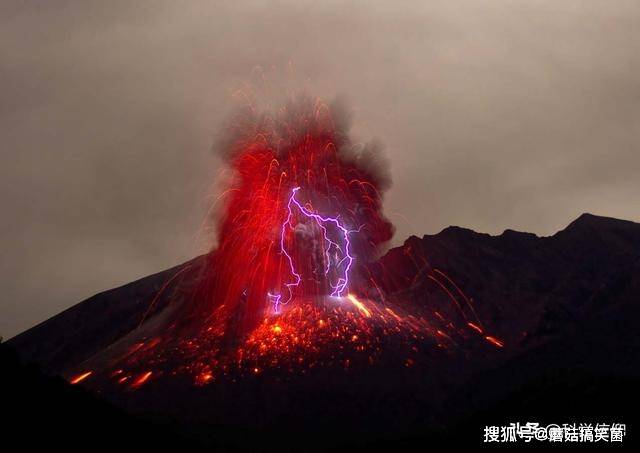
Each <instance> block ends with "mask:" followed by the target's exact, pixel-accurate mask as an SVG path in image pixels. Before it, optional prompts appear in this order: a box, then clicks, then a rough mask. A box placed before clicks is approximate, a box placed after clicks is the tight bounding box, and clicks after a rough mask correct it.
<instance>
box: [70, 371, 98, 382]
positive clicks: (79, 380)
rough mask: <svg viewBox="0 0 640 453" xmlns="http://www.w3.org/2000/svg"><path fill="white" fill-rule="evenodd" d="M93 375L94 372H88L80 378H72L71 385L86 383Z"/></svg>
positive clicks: (80, 375)
mask: <svg viewBox="0 0 640 453" xmlns="http://www.w3.org/2000/svg"><path fill="white" fill-rule="evenodd" d="M92 374H93V372H92V371H87V372H86V373H82V374H79V375H78V376H75V377H74V378H72V379H71V380H70V381H69V383H70V384H78V383H80V382H82V381H84V380H85V379H86V378H88V377H89V376H91V375H92Z"/></svg>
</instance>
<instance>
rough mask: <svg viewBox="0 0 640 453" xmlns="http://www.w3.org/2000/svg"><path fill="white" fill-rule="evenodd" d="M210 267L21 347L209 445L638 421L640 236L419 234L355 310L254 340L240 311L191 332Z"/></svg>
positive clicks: (126, 296)
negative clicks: (194, 303)
mask: <svg viewBox="0 0 640 453" xmlns="http://www.w3.org/2000/svg"><path fill="white" fill-rule="evenodd" d="M215 259H216V257H215V253H212V254H209V255H205V256H201V257H198V258H195V259H194V260H192V261H189V262H188V263H184V264H182V265H180V266H177V267H175V268H173V269H169V270H167V271H164V272H160V273H158V274H155V275H151V276H149V277H145V278H143V279H140V280H138V281H135V282H133V283H130V284H128V285H125V286H123V287H120V288H116V289H112V290H109V291H106V292H104V293H100V294H98V295H96V296H93V297H91V298H89V299H87V300H85V301H83V302H81V303H79V304H78V305H75V306H74V307H72V308H70V309H68V310H66V311H64V312H62V313H60V314H59V315H57V316H55V317H53V318H51V319H49V320H47V321H45V322H44V323H42V324H40V325H38V326H36V327H34V328H32V329H30V330H28V331H26V332H24V333H22V334H20V335H18V336H16V337H14V338H12V339H11V340H10V341H9V342H8V345H9V347H11V348H12V349H13V350H14V351H15V352H16V353H17V355H18V356H19V357H20V359H21V360H22V361H23V362H26V363H32V364H36V365H37V366H38V367H40V369H41V370H43V371H44V373H46V374H48V375H59V376H62V377H64V378H65V379H66V380H68V381H70V382H71V383H76V384H78V385H79V386H82V387H85V388H86V389H87V390H88V391H89V392H91V393H93V394H96V395H100V398H102V399H104V400H107V401H108V402H110V403H111V404H113V405H115V406H117V407H118V408H119V409H121V410H124V412H126V413H129V414H134V415H135V416H137V417H142V418H146V419H151V420H154V421H157V422H158V423H162V425H161V426H163V427H164V426H167V423H168V422H171V423H173V425H172V426H173V428H172V429H176V430H178V431H179V432H180V435H186V436H187V437H189V439H190V440H191V441H196V442H199V443H203V444H205V445H211V444H217V445H221V444H222V445H226V446H232V447H246V446H251V447H252V448H254V447H256V446H259V447H263V448H270V447H277V448H279V449H285V450H286V449H298V448H301V447H302V445H303V444H304V445H305V446H306V448H326V447H328V446H335V445H337V444H340V445H343V444H345V443H347V444H349V445H351V446H354V447H358V446H365V445H368V444H370V443H373V442H376V443H377V445H378V446H379V445H381V443H383V442H390V445H396V446H397V445H399V442H408V441H415V440H416V439H424V438H427V439H428V440H433V441H434V442H435V441H437V440H443V439H445V440H447V441H455V442H458V443H459V442H467V441H468V442H469V443H472V444H473V443H481V442H482V427H483V426H484V425H488V424H492V423H493V424H497V423H503V424H504V423H509V422H516V421H520V422H527V421H540V422H546V423H569V422H590V423H596V422H606V423H611V422H622V423H625V422H626V423H630V422H631V419H630V417H632V410H631V409H632V407H631V404H632V403H631V398H630V396H633V395H634V394H635V388H636V384H637V382H638V375H639V374H640V366H639V365H638V351H639V345H640V333H639V332H640V331H639V329H638V314H639V313H638V312H639V308H638V307H639V305H638V301H639V298H640V277H639V276H640V272H639V271H640V224H636V223H633V222H629V221H623V220H616V219H611V218H605V217H597V216H593V215H590V214H584V215H582V216H581V217H579V218H578V219H577V220H575V221H574V222H572V223H571V224H570V225H569V226H568V227H567V228H566V229H564V230H562V231H560V232H558V233H556V234H555V235H553V236H550V237H537V236H535V235H533V234H529V233H520V232H516V231H511V230H507V231H505V232H504V233H503V234H502V235H500V236H490V235H486V234H479V233H476V232H473V231H471V230H467V229H463V228H458V227H449V228H447V229H445V230H443V231H442V232H440V233H439V234H436V235H433V236H424V237H422V238H418V237H413V236H412V237H410V238H409V239H408V240H406V241H405V243H404V245H403V246H401V247H398V248H394V249H391V250H389V251H388V252H387V253H386V254H385V255H384V256H383V257H382V258H380V259H379V260H378V261H377V262H375V263H372V264H370V265H369V266H368V267H367V269H366V270H365V271H364V272H363V275H366V278H365V277H363V279H364V280H367V279H368V281H370V282H371V284H370V285H367V286H365V287H363V288H364V289H363V290H361V291H360V292H359V293H358V294H350V295H349V296H348V297H345V298H330V297H318V298H314V299H308V300H302V299H301V300H293V301H292V302H291V303H290V305H289V306H287V307H286V309H285V310H283V311H282V313H279V314H277V315H269V316H265V317H264V319H262V318H260V319H259V320H258V322H257V323H256V324H255V327H253V328H252V329H251V330H250V331H247V332H243V331H241V330H240V329H239V328H237V326H240V325H244V318H245V317H246V316H248V315H247V313H244V312H243V311H242V304H239V305H238V307H235V308H234V311H233V312H225V307H224V306H218V307H216V308H215V309H214V310H212V311H211V312H210V313H207V314H206V315H202V316H200V318H199V319H196V320H193V319H190V320H189V322H182V317H183V313H185V312H187V311H188V310H186V307H187V306H188V305H189V303H190V300H191V297H192V295H193V294H194V288H197V287H199V284H200V283H201V282H202V280H203V279H206V278H207V273H208V269H210V268H211V267H212V265H213V264H212V263H214V264H215ZM192 317H193V316H192ZM177 320H180V321H177ZM220 320H224V322H221V321H220ZM603 416H606V417H605V418H604V419H603V418H602V417H603ZM163 429H164V428H163ZM247 433H249V434H247ZM310 436H312V437H310ZM309 439H314V441H313V442H311V443H310V441H309ZM631 439H632V435H631V436H629V439H628V441H631ZM301 443H303V444H301Z"/></svg>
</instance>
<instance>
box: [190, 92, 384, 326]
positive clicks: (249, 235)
mask: <svg viewBox="0 0 640 453" xmlns="http://www.w3.org/2000/svg"><path fill="white" fill-rule="evenodd" d="M347 119H348V118H347V116H346V115H345V114H344V113H343V111H341V110H340V108H339V107H336V106H328V105H326V104H324V103H323V102H322V101H319V100H317V101H313V100H311V99H309V98H302V99H298V100H296V101H294V102H291V103H289V104H287V105H286V106H285V107H284V108H282V109H281V110H280V111H279V112H278V113H277V114H276V115H274V116H267V115H260V114H256V113H255V112H254V111H253V110H249V111H247V112H243V114H241V115H238V116H237V117H236V119H235V121H234V122H233V123H232V126H231V127H230V129H229V136H228V137H227V139H226V140H225V142H224V145H223V155H224V156H225V157H226V158H227V161H228V164H229V165H230V167H231V169H232V171H233V180H232V182H231V187H229V188H228V189H227V190H226V191H225V192H224V196H225V197H226V200H225V210H224V213H223V214H222V216H221V217H220V219H219V221H218V231H219V244H218V248H217V250H216V251H215V253H214V254H213V255H215V256H213V255H212V262H211V266H210V267H211V275H210V278H208V279H206V281H205V283H204V284H203V287H202V288H201V290H200V292H199V293H198V297H197V304H196V305H197V306H198V311H199V313H201V314H202V313H207V312H210V311H212V310H214V309H215V308H216V307H218V306H221V305H224V306H225V307H228V308H230V309H231V310H232V311H233V307H236V306H238V305H239V304H242V306H243V308H242V310H243V311H245V312H246V316H244V318H243V319H244V321H243V325H242V329H243V332H245V333H246V332H248V331H250V330H251V328H252V327H255V324H256V322H258V321H259V319H261V318H262V316H263V315H264V313H265V311H268V310H273V311H275V312H279V311H280V310H281V309H282V307H283V306H285V305H288V304H289V303H291V302H292V301H295V299H300V298H306V299H308V298H318V297H325V296H334V297H343V296H346V295H347V294H348V292H349V290H350V289H351V288H350V286H353V285H356V284H357V281H358V272H359V269H360V265H361V264H363V263H366V262H367V261H368V260H370V259H371V258H373V257H375V256H376V255H377V253H378V249H379V247H380V245H381V244H383V243H385V242H386V241H388V240H389V239H391V236H392V234H393V227H392V225H391V223H390V222H389V221H388V220H387V219H386V218H385V217H384V216H383V214H382V210H381V208H382V195H381V193H382V192H383V190H384V189H386V188H387V186H388V181H389V179H388V178H387V177H386V175H385V173H384V170H385V169H384V168H383V167H382V166H381V165H379V164H378V163H379V162H381V158H380V155H379V150H378V149H377V148H376V147H374V146H359V145H356V144H353V143H352V142H351V141H350V140H349V138H348V127H349V124H348V121H347ZM236 333H237V332H236Z"/></svg>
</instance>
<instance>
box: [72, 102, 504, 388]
mask: <svg viewBox="0 0 640 453" xmlns="http://www.w3.org/2000/svg"><path fill="white" fill-rule="evenodd" d="M347 120H348V117H347V115H345V114H344V113H343V111H342V110H341V109H340V108H339V107H337V106H328V105H326V104H324V103H323V102H321V101H312V100H310V99H309V98H302V99H298V100H296V101H294V102H291V103H289V104H287V105H286V106H285V107H283V108H282V109H281V110H280V111H279V112H278V113H277V114H275V115H265V114H259V113H256V111H255V110H254V109H248V110H247V111H244V112H242V114H240V115H237V116H236V117H235V119H234V121H232V122H231V127H230V128H229V130H228V132H227V134H226V136H225V137H226V138H225V140H222V141H221V145H220V146H221V150H222V155H223V156H224V158H225V160H226V162H227V164H228V166H229V170H230V172H231V174H232V178H231V180H230V182H229V187H227V188H226V189H225V190H224V191H223V192H222V195H221V196H220V197H219V200H218V201H219V202H220V204H221V205H222V206H223V208H222V210H221V214H219V216H218V221H217V222H218V245H217V247H216V248H215V249H214V250H213V251H212V252H210V253H209V254H208V255H206V257H205V258H204V259H203V260H199V262H198V263H196V264H197V265H196V264H194V263H191V264H190V265H186V266H184V267H182V268H180V269H179V270H178V271H176V272H175V273H173V274H172V275H170V276H169V278H167V279H166V281H165V284H164V285H163V286H162V287H161V288H160V289H159V291H158V292H157V293H156V295H155V297H154V298H153V300H152V301H150V303H149V307H148V309H147V310H146V311H145V314H144V316H143V318H142V322H140V323H139V326H138V328H137V329H135V330H134V331H133V332H131V333H130V334H129V335H127V336H126V337H124V338H123V339H122V340H120V341H119V342H117V343H115V344H114V345H112V346H111V347H110V348H108V350H107V351H104V352H102V353H100V354H97V355H94V356H93V357H91V358H90V359H89V360H87V361H85V362H83V363H81V364H80V365H79V366H74V369H73V373H70V376H69V377H70V380H71V382H73V383H80V382H83V383H84V384H87V385H95V386H97V387H100V388H104V387H110V386H114V385H115V386H116V387H118V386H124V387H125V388H129V389H138V388H140V387H141V386H143V385H145V384H146V383H148V382H150V381H154V380H157V379H159V378H160V377H164V378H167V377H171V376H174V377H176V376H178V377H180V376H182V377H184V376H186V377H188V378H189V379H191V380H192V382H194V383H195V384H208V383H211V382H213V381H215V380H220V379H231V380H235V379H237V378H239V376H242V375H250V374H260V373H275V375H278V376H279V378H281V377H282V374H283V373H284V375H286V374H289V373H294V374H295V373H305V372H306V371H307V370H309V369H311V368H322V367H329V368H331V367H336V366H338V367H339V368H342V369H349V368H352V367H360V368H361V367H367V366H372V365H374V364H378V363H385V364H387V365H392V364H396V365H397V366H401V367H411V366H413V365H414V364H416V362H418V363H419V362H421V361H424V360H423V359H424V357H425V355H426V356H427V357H428V356H430V355H431V356H437V355H441V354H447V353H451V352H452V351H455V350H458V351H465V350H466V351H467V353H468V349H469V348H471V349H473V348H474V347H477V346H473V345H475V344H477V343H478V342H480V343H482V344H484V345H486V346H485V348H486V347H489V348H498V349H499V348H501V347H502V346H503V341H502V340H500V339H498V338H496V337H495V336H492V335H489V334H488V333H487V332H485V330H484V327H483V323H482V321H481V320H480V319H479V318H478V316H477V315H476V313H475V310H474V308H473V305H472V302H471V300H470V299H469V298H468V297H467V296H466V295H465V294H464V293H463V292H462V290H461V289H460V288H459V287H458V286H457V285H456V284H455V283H454V282H453V280H452V279H450V278H449V277H448V276H447V275H446V274H444V273H443V272H442V271H440V270H438V269H432V268H431V267H430V266H429V265H428V264H427V261H426V257H425V256H424V252H418V251H414V252H412V251H411V250H408V251H407V253H408V255H407V256H409V257H410V258H411V260H412V262H413V265H412V266H411V267H412V269H408V268H407V266H406V265H403V266H400V267H399V268H398V269H389V268H388V267H387V266H385V265H383V264H381V263H380V262H378V263H374V262H373V261H374V260H375V259H377V258H379V256H380V254H381V249H380V248H381V246H383V245H384V244H385V243H386V242H387V241H388V240H389V239H391V237H392V234H393V227H392V225H391V223H390V222H389V221H388V220H387V219H386V218H385V217H384V215H383V214H382V193H383V192H384V190H385V189H386V188H387V187H388V186H389V178H388V176H387V174H386V172H387V167H386V166H385V165H384V164H383V163H384V159H383V158H382V156H381V155H380V151H379V149H378V148H377V147H375V146H362V145H357V144H354V143H352V142H351V140H350V139H349V135H348V132H349V124H348V121H347ZM186 276H188V277H186ZM425 278H426V279H429V281H432V282H433V283H434V284H435V285H436V286H437V287H438V291H439V292H440V294H439V296H438V297H434V298H433V300H429V301H427V303H417V301H415V300H412V299H414V297H408V296H407V295H406V294H403V293H402V291H400V289H401V288H404V287H406V285H407V284H411V282H414V283H415V282H416V281H419V280H420V279H425ZM185 281H188V283H187V284H185V283H184V282H185ZM169 288H171V290H170V289H169ZM166 293H169V296H167V294H166ZM161 298H166V300H167V301H166V303H165V304H164V305H165V307H164V308H163V309H162V310H160V309H159V307H158V300H159V299H161ZM461 345H466V346H464V347H462V346H461Z"/></svg>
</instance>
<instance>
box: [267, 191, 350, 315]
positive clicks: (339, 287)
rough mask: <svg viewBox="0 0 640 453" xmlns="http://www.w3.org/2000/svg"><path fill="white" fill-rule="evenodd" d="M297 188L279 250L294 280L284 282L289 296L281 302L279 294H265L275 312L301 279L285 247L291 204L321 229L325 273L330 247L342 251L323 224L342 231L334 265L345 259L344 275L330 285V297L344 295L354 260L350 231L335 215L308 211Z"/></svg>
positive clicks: (291, 214) (327, 271) (289, 224)
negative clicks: (338, 256)
mask: <svg viewBox="0 0 640 453" xmlns="http://www.w3.org/2000/svg"><path fill="white" fill-rule="evenodd" d="M299 190H300V187H294V188H293V190H292V192H291V196H290V197H289V202H288V203H287V218H286V219H285V222H284V223H283V224H282V230H281V231H280V250H281V251H282V253H283V254H284V255H285V256H286V257H287V261H288V262H289V268H290V270H291V275H293V276H294V277H295V281H293V282H291V283H286V284H285V286H286V287H287V290H288V292H289V297H288V298H287V300H286V301H284V302H281V299H282V296H281V295H280V294H271V293H268V294H267V296H268V298H269V299H270V300H271V301H273V305H274V310H275V312H276V313H278V312H279V307H280V304H286V303H288V302H289V301H290V300H291V298H292V297H293V288H294V287H297V286H298V285H299V284H300V281H301V280H302V277H301V276H300V274H298V273H297V272H296V270H295V266H294V264H293V258H291V255H289V252H287V248H286V247H285V233H286V230H287V228H291V218H292V217H293V210H292V209H293V206H295V207H296V208H298V210H299V211H300V212H301V213H302V214H303V215H304V216H305V217H308V218H310V219H314V220H315V221H316V223H317V224H318V226H319V227H320V229H321V230H322V236H323V238H324V241H325V243H326V244H327V246H326V248H325V249H324V252H325V256H326V258H327V268H326V269H325V275H327V274H328V273H329V270H330V268H331V257H330V255H329V250H330V249H331V246H335V247H336V248H337V249H338V250H340V251H342V248H341V247H340V246H339V245H338V244H337V243H335V242H333V241H332V240H331V239H329V237H328V236H327V228H326V227H325V224H326V223H332V224H333V225H335V226H336V228H338V230H340V231H341V232H342V236H343V238H344V257H343V258H342V259H341V260H340V261H339V262H338V263H337V264H336V265H335V267H336V268H337V269H339V268H340V266H341V265H342V263H344V262H345V261H346V266H344V275H343V276H341V277H339V278H338V281H337V284H336V285H335V286H334V285H333V284H332V285H331V287H332V288H333V292H332V293H331V296H332V297H342V296H343V295H344V292H345V291H346V289H347V286H348V284H349V271H350V270H351V265H352V264H353V260H354V258H353V256H351V253H350V246H351V243H350V242H349V233H351V232H352V231H351V230H347V229H346V228H345V227H344V226H342V225H341V224H340V222H339V221H338V218H337V217H322V216H321V215H319V214H316V213H313V212H311V211H309V210H308V209H307V208H305V207H304V206H302V205H301V204H300V202H299V201H298V200H296V193H297V192H298V191H299Z"/></svg>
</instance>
